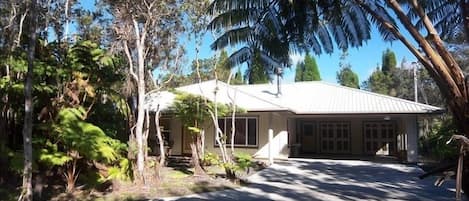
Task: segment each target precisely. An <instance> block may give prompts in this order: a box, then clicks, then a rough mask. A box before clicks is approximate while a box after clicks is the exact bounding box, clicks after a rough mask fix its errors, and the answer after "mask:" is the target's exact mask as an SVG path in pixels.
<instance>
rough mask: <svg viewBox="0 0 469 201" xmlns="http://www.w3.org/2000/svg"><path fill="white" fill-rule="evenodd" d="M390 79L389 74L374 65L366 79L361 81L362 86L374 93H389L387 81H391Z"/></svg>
mask: <svg viewBox="0 0 469 201" xmlns="http://www.w3.org/2000/svg"><path fill="white" fill-rule="evenodd" d="M391 81H392V80H391V77H390V76H388V75H387V74H385V73H384V72H383V71H381V69H380V68H379V67H376V69H375V71H373V73H371V75H370V77H369V78H368V80H366V81H365V82H364V83H363V88H365V89H367V90H369V91H372V92H375V93H380V94H384V95H389V93H390V88H389V83H391Z"/></svg>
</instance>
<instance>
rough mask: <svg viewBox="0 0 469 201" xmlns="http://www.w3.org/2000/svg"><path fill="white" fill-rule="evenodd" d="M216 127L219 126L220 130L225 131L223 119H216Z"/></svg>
mask: <svg viewBox="0 0 469 201" xmlns="http://www.w3.org/2000/svg"><path fill="white" fill-rule="evenodd" d="M218 127H220V129H221V132H223V133H225V119H218Z"/></svg>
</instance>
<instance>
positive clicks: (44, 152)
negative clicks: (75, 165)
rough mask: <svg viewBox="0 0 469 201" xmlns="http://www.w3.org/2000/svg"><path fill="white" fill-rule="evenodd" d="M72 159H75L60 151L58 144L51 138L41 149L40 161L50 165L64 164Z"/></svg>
mask: <svg viewBox="0 0 469 201" xmlns="http://www.w3.org/2000/svg"><path fill="white" fill-rule="evenodd" d="M71 160H73V158H72V157H71V156H69V155H68V154H67V153H64V152H60V151H59V149H58V146H57V144H52V143H51V142H50V141H49V140H47V141H46V142H45V144H43V145H42V148H41V149H40V150H39V161H40V162H43V163H45V164H46V165H48V166H62V165H65V164H66V163H67V162H69V161H71Z"/></svg>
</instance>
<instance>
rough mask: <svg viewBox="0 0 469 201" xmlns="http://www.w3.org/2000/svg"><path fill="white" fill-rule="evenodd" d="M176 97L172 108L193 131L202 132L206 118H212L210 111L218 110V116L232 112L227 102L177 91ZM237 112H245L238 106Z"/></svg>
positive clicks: (177, 116)
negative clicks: (223, 102) (212, 100)
mask: <svg viewBox="0 0 469 201" xmlns="http://www.w3.org/2000/svg"><path fill="white" fill-rule="evenodd" d="M175 93H176V99H175V101H174V103H173V105H172V107H171V108H172V110H173V111H174V113H175V116H176V118H178V119H180V120H181V122H182V124H183V125H184V126H185V127H186V128H188V129H190V130H191V131H194V132H192V133H200V126H201V124H202V123H204V122H206V120H208V119H210V113H209V111H214V109H215V107H217V110H218V116H225V115H227V114H228V113H229V112H230V107H228V106H227V105H225V104H220V103H218V104H217V105H215V103H213V102H211V101H208V100H207V101H206V100H204V99H203V97H201V96H197V95H193V94H189V93H185V92H180V91H176V92H175ZM237 112H243V109H242V108H238V109H237Z"/></svg>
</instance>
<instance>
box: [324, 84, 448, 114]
mask: <svg viewBox="0 0 469 201" xmlns="http://www.w3.org/2000/svg"><path fill="white" fill-rule="evenodd" d="M319 82H321V83H323V84H325V85H329V86H333V87H337V88H343V89H347V90H351V91H358V92H361V93H366V94H369V95H373V96H378V97H382V98H387V99H392V100H396V101H402V102H406V103H409V104H414V105H419V106H424V107H432V108H434V109H439V110H443V108H440V107H437V106H433V105H428V104H424V103H419V102H414V101H411V100H407V99H403V98H398V97H394V96H389V95H385V94H379V93H375V92H372V91H367V90H363V89H356V88H352V87H347V86H343V85H339V84H334V83H330V82H324V81H319Z"/></svg>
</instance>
